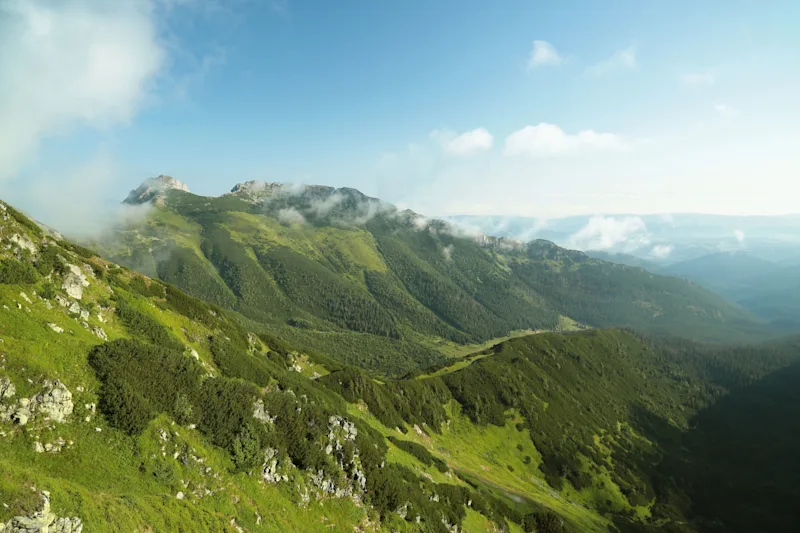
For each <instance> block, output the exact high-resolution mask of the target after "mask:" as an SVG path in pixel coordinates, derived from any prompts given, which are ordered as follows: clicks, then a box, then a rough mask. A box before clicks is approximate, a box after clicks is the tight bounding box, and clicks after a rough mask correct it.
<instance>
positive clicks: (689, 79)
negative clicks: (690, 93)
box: [681, 70, 717, 87]
mask: <svg viewBox="0 0 800 533" xmlns="http://www.w3.org/2000/svg"><path fill="white" fill-rule="evenodd" d="M681 81H682V82H683V84H684V85H687V86H689V87H694V86H697V85H711V84H713V83H714V82H716V81H717V78H716V75H715V74H714V72H713V71H711V70H706V71H703V72H690V73H688V74H684V75H683V76H681Z"/></svg>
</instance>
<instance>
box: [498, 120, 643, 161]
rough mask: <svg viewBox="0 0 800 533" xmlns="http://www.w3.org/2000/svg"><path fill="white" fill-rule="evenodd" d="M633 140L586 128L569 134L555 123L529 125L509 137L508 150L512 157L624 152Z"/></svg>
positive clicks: (506, 149) (506, 143) (507, 139)
mask: <svg viewBox="0 0 800 533" xmlns="http://www.w3.org/2000/svg"><path fill="white" fill-rule="evenodd" d="M629 148H630V143H629V142H628V141H627V140H626V139H625V138H623V137H621V136H619V135H616V134H613V133H599V132H596V131H594V130H583V131H580V132H578V133H576V134H569V133H567V132H565V131H564V130H562V129H561V128H560V127H558V126H556V125H555V124H547V123H544V122H543V123H541V124H538V125H536V126H525V127H524V128H522V129H521V130H517V131H515V132H514V133H512V134H511V135H509V136H508V137H506V142H505V149H504V153H505V154H506V155H509V156H514V155H527V156H532V157H546V156H558V155H568V154H574V153H578V152H586V151H624V150H628V149H629Z"/></svg>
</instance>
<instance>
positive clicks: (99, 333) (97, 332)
mask: <svg viewBox="0 0 800 533" xmlns="http://www.w3.org/2000/svg"><path fill="white" fill-rule="evenodd" d="M92 333H94V334H95V335H97V336H98V337H100V338H101V339H103V340H104V341H107V340H108V335H106V332H105V331H103V328H100V327H93V328H92Z"/></svg>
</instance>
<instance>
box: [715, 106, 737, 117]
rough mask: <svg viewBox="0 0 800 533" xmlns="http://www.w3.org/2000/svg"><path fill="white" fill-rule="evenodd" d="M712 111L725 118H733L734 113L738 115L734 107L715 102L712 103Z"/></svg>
mask: <svg viewBox="0 0 800 533" xmlns="http://www.w3.org/2000/svg"><path fill="white" fill-rule="evenodd" d="M714 111H716V112H717V113H719V114H720V115H721V116H723V117H725V118H734V117H735V116H736V115H738V112H737V111H736V109H734V108H733V107H731V106H730V105H728V104H722V103H716V104H714Z"/></svg>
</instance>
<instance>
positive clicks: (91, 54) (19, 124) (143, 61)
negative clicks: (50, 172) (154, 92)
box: [0, 0, 166, 179]
mask: <svg viewBox="0 0 800 533" xmlns="http://www.w3.org/2000/svg"><path fill="white" fill-rule="evenodd" d="M155 7H156V6H155V4H154V3H153V2H151V1H147V0H145V1H141V0H115V1H113V2H102V3H100V2H86V1H80V0H61V1H59V2H48V1H42V0H9V1H6V2H3V3H2V4H0V72H2V73H3V82H2V83H0V116H2V117H3V118H2V120H0V179H2V178H9V177H12V176H14V174H15V173H16V172H18V171H19V170H20V168H21V167H22V165H24V164H25V163H26V162H27V161H29V160H30V159H32V158H33V157H34V156H35V153H36V150H37V148H38V147H39V145H40V143H41V142H42V141H43V140H44V139H45V138H47V137H49V136H53V135H61V134H65V133H68V132H69V131H70V130H72V129H74V128H77V127H86V126H89V127H92V128H100V129H104V128H109V127H111V126H114V125H117V124H125V123H127V122H129V121H130V120H131V118H132V117H133V116H134V115H135V114H136V112H137V111H138V110H139V109H140V108H141V106H142V105H143V103H144V101H145V97H146V95H147V91H148V88H149V87H150V84H151V83H152V82H153V79H154V78H155V76H156V75H157V74H158V73H159V72H160V71H161V69H162V68H163V67H164V65H165V60H166V51H165V49H164V47H163V46H162V44H161V43H160V41H159V39H158V32H157V27H156V19H155V11H156V10H155Z"/></svg>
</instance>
